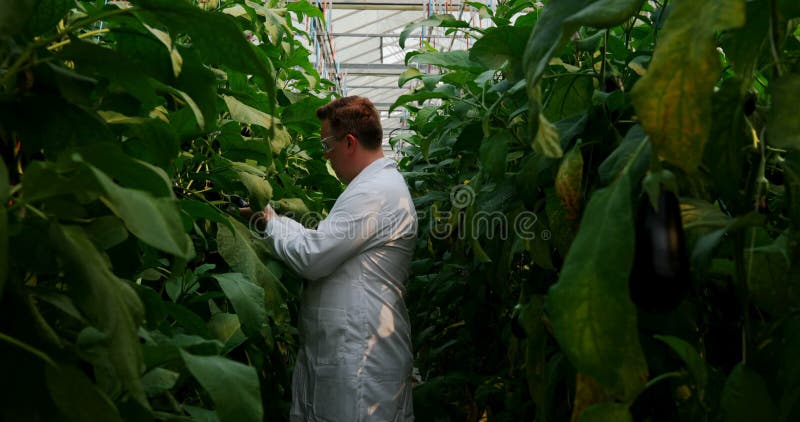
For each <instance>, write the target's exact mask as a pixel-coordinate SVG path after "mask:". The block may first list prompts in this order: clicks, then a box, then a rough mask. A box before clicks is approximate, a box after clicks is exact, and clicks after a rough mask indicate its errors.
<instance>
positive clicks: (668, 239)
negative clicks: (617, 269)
mask: <svg viewBox="0 0 800 422" xmlns="http://www.w3.org/2000/svg"><path fill="white" fill-rule="evenodd" d="M690 277H691V276H690V272H689V259H688V256H687V255H686V247H685V243H684V240H683V225H682V224H681V210H680V205H679V203H678V198H677V197H676V196H675V194H674V193H672V192H670V191H667V190H665V189H664V188H663V187H662V188H661V190H660V193H659V196H658V209H654V208H653V206H652V204H651V202H650V200H649V199H648V197H647V196H646V195H645V196H644V197H643V199H642V201H641V203H640V204H639V210H638V212H637V216H636V253H635V258H634V263H633V270H632V271H631V276H630V293H631V299H632V300H633V302H634V303H636V305H637V306H638V307H639V308H641V309H643V310H645V311H650V312H667V311H670V310H672V309H675V308H676V307H677V306H678V304H680V303H681V301H682V300H683V298H684V296H685V294H686V291H687V290H688V289H689V286H690V283H691V278H690Z"/></svg>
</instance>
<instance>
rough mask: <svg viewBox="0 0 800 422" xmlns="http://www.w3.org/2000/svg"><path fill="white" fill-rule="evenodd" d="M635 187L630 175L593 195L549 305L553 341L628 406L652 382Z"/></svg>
mask: <svg viewBox="0 0 800 422" xmlns="http://www.w3.org/2000/svg"><path fill="white" fill-rule="evenodd" d="M631 184H632V182H631V179H630V174H628V173H627V172H626V174H625V175H623V176H622V177H620V178H619V179H618V180H617V181H616V182H614V183H613V184H612V185H610V186H609V187H606V188H603V189H601V190H598V191H596V192H595V193H594V194H592V196H591V199H590V200H589V204H588V205H587V207H586V211H585V212H584V216H583V219H582V220H581V228H580V231H579V232H578V234H577V236H576V238H575V240H574V241H573V243H572V246H571V247H570V249H569V253H568V254H567V256H566V258H565V261H564V266H563V269H562V271H561V276H560V277H559V279H558V283H556V284H555V285H554V286H553V287H551V288H550V294H549V296H548V298H547V311H548V315H550V319H551V321H552V323H553V334H554V335H555V337H556V339H557V340H558V342H559V344H560V345H561V347H562V350H564V353H565V354H566V355H567V357H568V358H569V360H570V361H571V362H572V363H573V365H575V368H576V369H577V370H578V371H580V372H584V373H586V374H589V375H591V376H592V377H594V378H595V379H597V381H599V382H600V383H601V384H602V385H603V386H605V387H606V388H607V389H608V390H609V391H610V392H611V393H613V394H615V395H616V396H618V397H620V398H622V399H624V400H626V401H627V400H632V399H633V398H634V397H635V396H636V395H637V394H638V392H639V391H640V390H641V389H642V387H643V386H644V381H645V379H646V377H647V363H646V362H645V360H644V354H643V353H642V349H641V346H640V345H639V337H638V329H637V325H636V324H637V323H636V308H635V307H634V305H633V302H631V299H630V296H629V293H628V275H629V273H630V270H631V267H632V264H633V252H634V227H633V223H632V222H633V212H632V209H633V205H632V203H631V197H632V187H631Z"/></svg>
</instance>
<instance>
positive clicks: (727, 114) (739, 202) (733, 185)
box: [703, 15, 753, 212]
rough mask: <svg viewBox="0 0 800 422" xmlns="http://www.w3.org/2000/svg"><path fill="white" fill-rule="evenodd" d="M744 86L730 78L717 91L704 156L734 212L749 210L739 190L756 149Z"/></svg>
mask: <svg viewBox="0 0 800 422" xmlns="http://www.w3.org/2000/svg"><path fill="white" fill-rule="evenodd" d="M748 16H749V15H748ZM743 84H744V82H743V81H742V80H741V79H739V78H735V77H734V78H728V79H726V80H725V81H723V82H722V84H721V86H720V87H719V89H718V90H717V91H716V92H714V96H713V98H712V107H713V109H712V110H713V115H712V122H711V135H710V138H709V140H708V144H707V145H706V148H705V151H704V153H703V155H704V164H705V165H706V166H708V168H709V170H710V172H711V179H712V180H713V181H714V187H715V188H716V189H717V190H719V192H720V196H721V197H722V200H723V201H724V202H725V203H726V204H728V205H729V206H730V207H731V209H732V210H733V212H737V211H744V210H746V209H748V208H750V204H749V202H750V201H749V200H747V199H745V198H743V197H742V196H743V195H742V193H741V192H742V190H741V188H740V184H741V180H742V172H743V171H744V163H745V157H746V156H747V155H748V154H749V153H748V152H747V148H748V146H749V147H750V148H752V146H753V142H752V139H753V138H752V134H751V133H750V131H749V130H748V129H747V125H746V124H745V116H744V110H743V104H744V91H743Z"/></svg>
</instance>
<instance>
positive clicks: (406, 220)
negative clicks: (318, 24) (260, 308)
mask: <svg viewBox="0 0 800 422" xmlns="http://www.w3.org/2000/svg"><path fill="white" fill-rule="evenodd" d="M317 117H318V118H319V119H320V120H321V121H322V145H323V148H324V150H325V158H327V159H328V160H330V163H331V167H333V170H334V171H335V172H336V175H337V177H338V178H339V179H340V180H341V181H342V182H344V183H345V184H347V187H346V189H345V190H344V192H342V194H341V196H339V198H338V199H337V200H336V203H335V204H334V206H333V208H332V209H331V211H330V213H329V215H328V217H327V218H325V219H324V220H323V221H322V222H320V224H319V226H318V227H317V229H316V230H311V229H306V228H304V227H303V226H302V225H301V224H299V223H297V222H296V221H293V220H291V219H289V218H286V217H281V216H277V215H276V214H275V213H274V211H273V210H272V208H270V207H269V206H268V207H267V208H266V209H265V210H264V213H263V216H262V218H263V219H265V220H266V229H265V232H264V234H265V235H266V242H267V243H268V244H269V246H270V247H271V249H272V250H273V251H274V253H275V255H276V256H277V257H278V258H280V259H281V260H283V261H284V262H285V263H286V264H287V265H288V266H290V267H292V268H293V269H294V270H295V271H297V273H298V274H300V275H301V276H302V277H303V278H305V279H307V280H308V282H307V283H306V284H305V287H304V291H303V295H302V299H301V307H300V317H299V331H300V350H299V353H298V357H297V363H296V365H295V369H294V374H293V379H292V387H293V391H292V413H291V418H292V420H293V421H328V422H355V421H409V420H413V419H414V416H413V408H412V403H411V370H412V356H411V336H410V327H409V322H408V315H407V311H406V306H405V302H404V300H403V296H404V293H405V281H406V278H407V276H408V271H409V266H410V262H411V258H412V256H413V253H414V246H415V238H416V233H417V216H416V212H415V210H414V204H413V202H412V200H411V195H410V194H409V192H408V187H407V186H406V184H405V181H404V180H403V177H402V176H401V175H400V173H399V172H398V171H397V168H396V164H395V162H394V161H392V160H390V159H387V158H384V156H383V150H382V148H381V142H382V137H383V130H382V129H381V124H380V117H379V114H378V111H377V110H376V109H375V106H374V105H373V104H372V102H370V101H369V100H368V99H366V98H361V97H346V98H340V99H337V100H335V101H332V102H331V103H329V104H327V105H325V106H323V107H321V108H319V109H318V110H317Z"/></svg>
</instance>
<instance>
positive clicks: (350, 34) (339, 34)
mask: <svg viewBox="0 0 800 422" xmlns="http://www.w3.org/2000/svg"><path fill="white" fill-rule="evenodd" d="M331 35H332V36H334V37H344V38H400V34H367V33H355V32H332V33H331ZM452 37H453V36H452V35H425V39H428V38H452Z"/></svg>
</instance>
